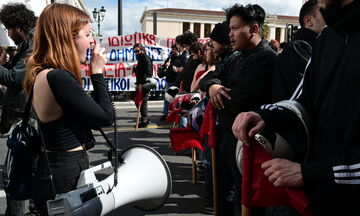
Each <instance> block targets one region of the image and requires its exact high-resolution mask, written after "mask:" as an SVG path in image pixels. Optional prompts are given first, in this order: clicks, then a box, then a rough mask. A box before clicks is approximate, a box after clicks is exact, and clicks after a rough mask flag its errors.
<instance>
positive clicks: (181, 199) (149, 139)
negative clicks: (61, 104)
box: [0, 101, 208, 216]
mask: <svg viewBox="0 0 360 216" xmlns="http://www.w3.org/2000/svg"><path fill="white" fill-rule="evenodd" d="M115 106H116V110H117V124H118V137H119V146H120V148H121V149H126V148H127V147H129V146H131V145H134V144H144V145H148V146H150V147H153V148H154V149H155V150H157V151H158V152H159V153H160V154H161V155H162V156H163V157H164V159H165V160H166V161H167V163H168V166H169V168H170V171H171V174H172V182H173V189H172V193H171V195H170V198H169V200H168V202H167V204H165V205H164V206H163V207H162V208H160V209H158V210H155V211H151V212H142V211H140V210H137V209H135V208H133V207H131V206H123V207H120V208H119V209H117V210H115V211H113V212H112V213H110V214H109V215H122V216H142V215H152V216H157V215H159V216H160V215H161V216H165V215H174V216H177V215H178V216H183V215H199V216H200V215H208V214H205V213H204V211H203V209H204V207H205V201H204V200H203V199H202V198H201V197H202V195H203V193H204V190H203V189H204V183H203V182H201V181H200V182H199V184H197V185H193V184H192V183H191V158H190V157H189V156H180V155H175V154H174V152H172V150H171V149H169V136H168V132H169V128H170V127H171V124H168V123H164V122H160V121H159V118H160V116H161V115H162V113H161V110H162V101H150V102H149V116H150V119H151V124H150V126H149V128H146V129H140V130H138V131H135V129H134V125H135V117H136V112H137V111H136V108H135V106H134V104H133V103H131V102H116V103H115ZM104 130H105V132H106V133H107V134H108V136H109V138H110V139H112V138H113V129H112V128H105V129H104ZM94 135H95V137H96V140H97V146H96V147H95V148H93V149H91V150H89V151H88V154H89V158H90V166H95V165H98V164H100V163H103V162H105V161H106V160H107V157H106V153H107V150H108V147H107V145H106V142H105V140H104V139H103V137H102V136H101V134H100V133H99V132H95V133H94ZM5 141H6V139H5V138H0V170H2V168H3V164H4V160H5V153H6V149H7V148H6V145H5ZM134 171H135V172H136V170H134ZM120 178H121V176H120ZM124 178H126V176H125V177H124ZM144 181H146V179H144ZM5 209H6V202H5V194H4V191H3V183H2V179H0V216H2V215H4V212H5Z"/></svg>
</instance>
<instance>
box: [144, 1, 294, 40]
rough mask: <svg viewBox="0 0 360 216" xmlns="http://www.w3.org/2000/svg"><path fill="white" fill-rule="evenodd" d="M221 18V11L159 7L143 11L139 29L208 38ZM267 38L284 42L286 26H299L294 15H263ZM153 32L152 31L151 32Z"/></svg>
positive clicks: (168, 35)
mask: <svg viewBox="0 0 360 216" xmlns="http://www.w3.org/2000/svg"><path fill="white" fill-rule="evenodd" d="M223 20H225V12H224V11H208V10H193V9H180V8H161V9H152V10H145V11H144V12H143V14H142V16H141V18H140V23H141V31H142V32H146V33H152V34H154V33H155V34H156V35H158V36H164V37H176V36H177V35H179V34H182V33H183V32H184V31H186V30H190V31H192V32H194V33H196V34H197V35H198V36H199V37H201V38H204V37H208V36H209V34H210V32H211V30H212V29H213V28H214V26H215V24H216V23H218V22H221V21H223ZM265 23H266V25H267V27H268V34H267V39H276V40H277V41H279V42H283V41H286V39H287V38H286V28H287V27H289V26H299V20H298V17H296V16H282V15H276V14H267V15H266V20H265ZM154 31H156V32H154Z"/></svg>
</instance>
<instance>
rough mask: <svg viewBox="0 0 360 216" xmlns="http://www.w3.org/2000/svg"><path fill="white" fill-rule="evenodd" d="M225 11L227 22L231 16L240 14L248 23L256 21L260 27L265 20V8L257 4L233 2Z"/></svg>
mask: <svg viewBox="0 0 360 216" xmlns="http://www.w3.org/2000/svg"><path fill="white" fill-rule="evenodd" d="M225 13H226V21H227V22H228V23H230V19H231V17H233V16H240V17H241V18H242V20H243V21H244V22H245V23H247V24H248V25H252V24H255V23H257V24H258V25H259V26H260V28H261V27H262V25H263V24H264V21H265V10H264V9H263V8H262V7H260V6H259V5H257V4H254V5H252V4H248V5H246V6H243V5H242V4H235V5H234V6H232V7H231V8H228V9H225Z"/></svg>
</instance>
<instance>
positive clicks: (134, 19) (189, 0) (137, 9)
mask: <svg viewBox="0 0 360 216" xmlns="http://www.w3.org/2000/svg"><path fill="white" fill-rule="evenodd" d="M83 1H84V3H85V5H86V6H87V8H88V12H89V13H91V12H92V11H93V10H94V8H98V9H99V8H101V6H104V8H105V10H106V14H105V18H104V21H103V22H102V23H101V29H100V31H101V34H102V35H117V14H118V12H117V10H118V9H117V8H118V1H117V0H83ZM220 2H221V3H220ZM235 3H241V4H243V5H246V4H248V3H251V4H259V5H260V6H262V7H263V8H264V9H265V11H266V13H268V14H278V15H289V16H298V15H299V11H300V8H301V5H302V3H303V0H240V1H239V0H237V1H236V0H222V1H216V0H156V1H155V0H123V2H122V5H123V34H132V33H134V32H140V31H141V25H140V18H141V15H142V13H143V11H144V10H145V8H147V9H159V8H167V7H169V8H184V9H199V10H215V11H222V10H224V8H228V7H231V6H232V5H234V4H235ZM93 28H94V29H96V30H97V23H93Z"/></svg>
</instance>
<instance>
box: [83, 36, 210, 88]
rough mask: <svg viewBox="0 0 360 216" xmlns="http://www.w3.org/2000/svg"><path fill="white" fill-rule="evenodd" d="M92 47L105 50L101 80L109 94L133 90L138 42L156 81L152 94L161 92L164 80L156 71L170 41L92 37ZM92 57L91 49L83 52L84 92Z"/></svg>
mask: <svg viewBox="0 0 360 216" xmlns="http://www.w3.org/2000/svg"><path fill="white" fill-rule="evenodd" d="M209 40H210V39H209V38H201V39H199V42H200V43H206V42H208V41H209ZM93 43H94V44H96V43H100V44H101V46H102V47H104V48H105V52H106V54H107V58H108V63H107V64H106V66H105V67H104V69H103V74H104V77H105V81H106V82H107V83H108V86H109V91H135V82H136V77H135V73H134V66H136V62H137V59H136V55H135V53H134V49H133V46H134V44H135V43H141V44H143V45H144V46H145V49H146V53H147V55H148V56H149V57H150V59H151V60H152V62H153V65H152V66H153V76H154V77H155V78H156V80H157V87H156V89H155V91H162V90H164V89H165V84H166V80H165V79H164V78H161V79H160V78H158V77H157V69H158V68H159V67H160V66H161V65H162V64H163V63H164V61H165V60H166V59H167V58H168V57H169V55H170V51H171V46H172V45H173V44H174V43H175V39H174V38H166V37H159V36H156V35H153V34H148V33H135V34H130V35H122V36H113V37H105V36H104V37H102V38H94V42H93ZM91 56H92V48H90V49H88V50H87V52H86V63H87V64H85V65H82V68H81V72H82V81H83V87H84V90H85V91H92V90H93V87H92V84H91V80H90V77H89V76H90V71H89V65H88V64H89V62H90V59H91Z"/></svg>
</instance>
